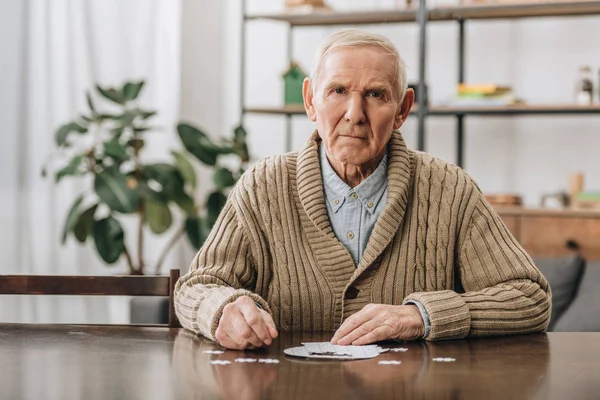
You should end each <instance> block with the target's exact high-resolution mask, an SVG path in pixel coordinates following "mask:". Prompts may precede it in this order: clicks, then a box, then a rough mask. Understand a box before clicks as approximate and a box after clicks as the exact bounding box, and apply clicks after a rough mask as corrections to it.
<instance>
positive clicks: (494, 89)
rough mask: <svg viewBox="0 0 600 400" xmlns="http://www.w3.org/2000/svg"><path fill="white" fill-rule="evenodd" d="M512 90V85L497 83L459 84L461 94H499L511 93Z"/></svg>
mask: <svg viewBox="0 0 600 400" xmlns="http://www.w3.org/2000/svg"><path fill="white" fill-rule="evenodd" d="M511 90H512V89H511V87H510V86H500V85H495V84H469V83H459V84H458V94H459V95H472V94H478V95H499V94H505V93H509V92H510V91H511Z"/></svg>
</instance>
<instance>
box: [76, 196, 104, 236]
mask: <svg viewBox="0 0 600 400" xmlns="http://www.w3.org/2000/svg"><path fill="white" fill-rule="evenodd" d="M97 208H98V204H94V205H93V206H91V207H90V208H88V209H87V210H85V211H84V212H82V213H81V215H80V216H79V220H78V221H77V224H75V228H73V233H74V234H75V237H76V238H77V240H78V241H79V242H81V243H84V242H85V241H86V240H87V237H88V236H89V234H90V233H91V232H92V227H93V226H94V214H95V213H96V209H97Z"/></svg>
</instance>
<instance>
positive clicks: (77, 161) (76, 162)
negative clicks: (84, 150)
mask: <svg viewBox="0 0 600 400" xmlns="http://www.w3.org/2000/svg"><path fill="white" fill-rule="evenodd" d="M84 158H85V156H83V155H79V156H75V157H73V158H72V159H71V161H70V162H69V164H68V165H67V166H66V167H64V168H63V169H61V170H60V171H58V172H57V174H56V182H57V183H58V182H60V180H61V179H62V178H63V177H65V176H70V175H75V174H77V169H78V168H79V166H80V165H81V162H82V161H83V159H84Z"/></svg>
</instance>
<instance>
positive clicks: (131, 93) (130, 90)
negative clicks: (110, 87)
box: [123, 81, 144, 101]
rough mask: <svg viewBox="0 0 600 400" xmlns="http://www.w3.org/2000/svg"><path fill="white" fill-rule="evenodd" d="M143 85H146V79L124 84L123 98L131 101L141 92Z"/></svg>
mask: <svg viewBox="0 0 600 400" xmlns="http://www.w3.org/2000/svg"><path fill="white" fill-rule="evenodd" d="M142 87H144V81H140V82H127V83H126V84H125V86H123V100H124V101H130V100H134V99H136V98H137V97H138V95H139V94H140V91H141V90H142Z"/></svg>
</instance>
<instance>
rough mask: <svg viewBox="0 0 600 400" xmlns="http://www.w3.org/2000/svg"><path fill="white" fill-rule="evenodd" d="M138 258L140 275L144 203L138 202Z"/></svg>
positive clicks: (142, 264)
mask: <svg viewBox="0 0 600 400" xmlns="http://www.w3.org/2000/svg"><path fill="white" fill-rule="evenodd" d="M138 218H139V225H138V248H137V251H138V257H139V270H140V275H143V274H144V202H143V201H142V200H140V203H139V205H138Z"/></svg>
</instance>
